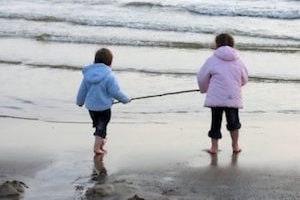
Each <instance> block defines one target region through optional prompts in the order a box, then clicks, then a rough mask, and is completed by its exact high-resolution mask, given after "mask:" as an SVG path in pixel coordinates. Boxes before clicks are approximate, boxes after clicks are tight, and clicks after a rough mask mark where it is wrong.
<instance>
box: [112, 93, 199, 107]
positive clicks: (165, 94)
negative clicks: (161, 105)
mask: <svg viewBox="0 0 300 200" xmlns="http://www.w3.org/2000/svg"><path fill="white" fill-rule="evenodd" d="M190 92H199V89H194V90H182V91H177V92H168V93H163V94H156V95H148V96H141V97H134V98H132V99H131V101H133V100H138V99H149V98H154V97H162V96H167V95H175V94H183V93H190ZM117 103H120V101H116V102H114V104H117Z"/></svg>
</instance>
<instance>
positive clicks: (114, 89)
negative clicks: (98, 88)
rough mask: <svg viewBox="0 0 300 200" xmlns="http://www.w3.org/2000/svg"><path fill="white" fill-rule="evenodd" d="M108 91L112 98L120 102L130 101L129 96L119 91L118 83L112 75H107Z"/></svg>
mask: <svg viewBox="0 0 300 200" xmlns="http://www.w3.org/2000/svg"><path fill="white" fill-rule="evenodd" d="M107 84H108V87H107V89H108V93H109V94H110V95H111V96H112V97H113V98H114V99H117V100H118V101H120V102H122V103H128V102H130V98H129V97H128V96H127V95H126V94H125V93H123V92H122V91H121V89H120V86H119V83H118V81H117V79H116V77H115V76H114V75H112V76H111V77H109V80H108V83H107Z"/></svg>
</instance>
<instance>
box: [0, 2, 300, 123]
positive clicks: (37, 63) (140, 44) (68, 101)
mask: <svg viewBox="0 0 300 200" xmlns="http://www.w3.org/2000/svg"><path fill="white" fill-rule="evenodd" d="M0 27H1V28H0V44H1V48H0V70H1V73H0V85H1V87H0V93H1V97H0V114H1V117H16V118H26V119H32V120H43V121H51V122H78V123H88V122H89V119H88V117H87V113H86V112H85V111H83V109H78V108H76V107H74V99H75V96H76V92H77V88H78V85H79V82H80V80H81V73H80V70H81V68H82V66H83V65H84V64H88V63H91V61H92V60H93V56H94V55H93V54H94V52H95V51H96V49H98V48H100V47H103V46H108V47H109V48H111V49H112V50H113V52H114V54H115V60H114V64H113V69H114V70H115V71H116V73H117V75H118V77H119V79H120V82H121V84H122V86H123V88H124V90H126V91H127V93H128V94H129V95H130V96H131V97H138V96H144V95H152V94H161V93H164V92H173V91H179V90H189V89H196V87H197V85H196V82H195V73H196V72H197V71H198V69H199V67H200V66H201V64H203V62H204V60H205V59H206V58H207V57H208V56H209V55H210V54H211V53H212V50H211V48H212V47H213V39H214V36H215V35H216V34H218V33H221V32H229V33H231V34H233V35H234V37H235V39H236V45H237V48H238V49H239V50H240V51H241V52H240V54H241V57H242V59H243V60H244V61H245V63H246V64H247V66H248V69H249V73H250V82H249V84H248V86H247V87H246V88H245V90H244V97H245V98H244V100H245V109H244V110H243V111H242V112H243V113H244V114H245V115H253V116H256V115H259V114H261V115H262V114H268V113H270V114H283V115H298V114H299V113H300V92H299V91H300V66H299V65H300V56H299V55H300V2H299V1H292V0H239V1H237V0H228V1H221V0H215V1H210V0H197V1H196V0H164V1H159V0H140V1H138V0H136V1H132V0H2V1H0ZM283 97H284V98H283ZM203 101H204V95H200V94H198V93H191V94H183V95H177V96H168V97H162V98H157V99H148V100H139V101H135V102H132V103H131V104H130V105H128V106H123V105H116V106H115V108H114V109H115V113H116V114H115V118H114V119H115V122H116V123H168V122H169V121H172V120H176V119H177V120H181V119H182V118H186V119H187V120H188V119H190V118H193V119H195V118H196V117H198V116H208V109H205V108H203V107H202V104H203ZM165 116H167V117H165ZM183 116H184V117H183Z"/></svg>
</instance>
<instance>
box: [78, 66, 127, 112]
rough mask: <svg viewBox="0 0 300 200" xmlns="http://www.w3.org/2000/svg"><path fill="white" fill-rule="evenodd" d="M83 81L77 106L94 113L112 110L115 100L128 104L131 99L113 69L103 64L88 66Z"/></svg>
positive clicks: (83, 71) (84, 71) (84, 70)
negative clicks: (120, 85)
mask: <svg viewBox="0 0 300 200" xmlns="http://www.w3.org/2000/svg"><path fill="white" fill-rule="evenodd" d="M82 73H83V80H82V82H81V84H80V88H79V91H78V94H77V101H76V104H77V105H79V106H82V105H83V104H85V107H86V108H87V109H88V110H92V111H103V110H107V109H109V108H111V106H112V104H113V100H114V99H117V100H118V101H120V102H122V103H128V102H129V101H130V99H129V98H128V97H127V95H126V94H124V93H123V92H122V91H121V89H120V87H119V84H118V81H117V79H116V77H115V75H114V73H113V72H112V70H111V68H110V67H108V66H106V65H105V64H102V63H96V64H91V65H88V66H86V67H85V68H84V69H83V70H82Z"/></svg>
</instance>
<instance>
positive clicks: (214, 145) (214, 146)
mask: <svg viewBox="0 0 300 200" xmlns="http://www.w3.org/2000/svg"><path fill="white" fill-rule="evenodd" d="M207 152H208V153H210V154H216V153H218V140H217V139H211V147H210V149H208V150H207Z"/></svg>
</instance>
